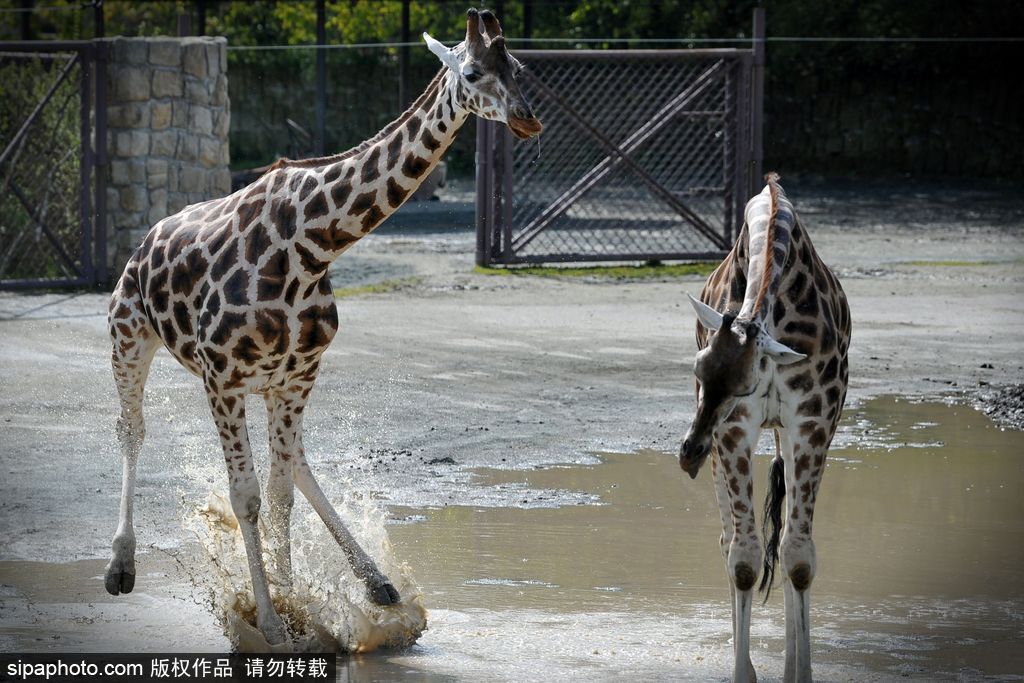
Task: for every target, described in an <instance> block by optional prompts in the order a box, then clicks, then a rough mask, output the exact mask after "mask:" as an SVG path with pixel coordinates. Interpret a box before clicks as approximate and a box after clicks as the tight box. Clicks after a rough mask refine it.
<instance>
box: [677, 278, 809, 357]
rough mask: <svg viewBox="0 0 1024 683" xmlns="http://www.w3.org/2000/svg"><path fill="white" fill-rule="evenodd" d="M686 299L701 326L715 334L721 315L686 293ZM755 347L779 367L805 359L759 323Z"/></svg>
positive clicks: (802, 354)
mask: <svg viewBox="0 0 1024 683" xmlns="http://www.w3.org/2000/svg"><path fill="white" fill-rule="evenodd" d="M686 297H687V298H688V299H689V300H690V303H691V304H692V305H693V310H694V311H696V313H697V319H698V320H699V321H700V323H701V325H703V326H704V327H706V328H708V329H709V330H711V331H712V332H717V331H718V329H719V328H720V327H721V326H722V318H723V316H722V314H721V313H719V312H718V311H716V310H715V309H713V308H711V307H710V306H708V305H707V304H706V303H704V302H703V301H701V300H700V299H695V298H693V295H691V294H690V293H689V292H687V294H686ZM757 347H758V348H759V349H761V350H762V351H763V352H764V353H766V354H768V355H769V356H770V357H771V358H772V360H774V361H775V362H776V363H779V364H780V365H789V364H790V363H796V362H798V361H801V360H803V359H804V358H807V354H804V353H800V352H799V351H794V350H793V349H791V348H789V347H788V346H786V345H785V344H782V343H780V342H778V341H776V340H775V339H774V338H773V337H772V335H771V334H770V333H769V332H768V330H766V329H765V327H764V325H763V324H760V323H759V324H758V325H757Z"/></svg>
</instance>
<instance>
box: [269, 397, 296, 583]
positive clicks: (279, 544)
mask: <svg viewBox="0 0 1024 683" xmlns="http://www.w3.org/2000/svg"><path fill="white" fill-rule="evenodd" d="M266 403H267V421H268V429H267V432H268V434H269V436H270V474H269V475H268V477H267V506H268V508H269V510H268V512H269V514H268V515H267V532H268V539H267V545H268V546H269V551H270V552H269V553H268V554H269V557H270V562H271V567H270V581H271V583H272V584H273V585H274V586H275V587H276V588H278V589H280V590H281V591H282V592H283V593H285V594H287V593H288V592H290V591H291V587H292V553H291V520H292V507H293V506H294V504H295V481H294V478H293V477H292V457H293V454H294V453H295V452H296V450H297V449H298V448H299V447H300V446H299V444H298V443H297V434H298V433H299V431H300V429H298V428H297V427H299V425H298V424H296V423H298V422H299V421H301V419H302V415H301V413H299V414H293V413H292V412H291V411H288V410H287V406H286V404H285V403H284V402H283V401H282V400H281V399H279V398H278V397H277V396H274V395H268V396H267V398H266Z"/></svg>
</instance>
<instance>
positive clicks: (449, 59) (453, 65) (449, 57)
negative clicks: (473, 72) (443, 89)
mask: <svg viewBox="0 0 1024 683" xmlns="http://www.w3.org/2000/svg"><path fill="white" fill-rule="evenodd" d="M423 40H425V41H426V43H427V49H428V50H430V51H431V52H433V53H434V54H435V55H437V58H438V59H440V60H441V63H442V64H444V65H445V66H446V67H448V68H449V69H451V70H452V71H454V72H455V73H456V74H457V73H459V70H460V68H461V64H460V62H459V57H458V55H456V54H455V52H454V51H453V50H450V49H449V48H447V47H445V46H444V45H443V44H442V43H441V42H440V41H437V40H435V39H434V38H433V37H432V36H431V35H430V34H429V33H427V32H426V31H424V32H423Z"/></svg>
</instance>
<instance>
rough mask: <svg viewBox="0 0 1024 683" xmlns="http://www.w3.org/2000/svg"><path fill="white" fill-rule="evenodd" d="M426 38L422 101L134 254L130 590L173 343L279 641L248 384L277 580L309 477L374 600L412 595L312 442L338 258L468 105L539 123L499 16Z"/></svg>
mask: <svg viewBox="0 0 1024 683" xmlns="http://www.w3.org/2000/svg"><path fill="white" fill-rule="evenodd" d="M423 37H424V40H425V41H426V43H427V47H428V48H429V49H430V51H431V52H433V53H434V54H435V55H437V57H438V58H439V59H440V60H441V62H442V64H443V67H442V68H441V70H440V72H439V73H438V74H437V76H436V77H435V78H434V79H433V81H431V83H430V85H429V86H428V87H427V89H426V91H425V92H424V93H423V94H422V95H420V97H419V99H417V100H416V102H415V103H413V105H412V106H411V107H410V108H409V109H408V110H407V111H406V112H405V113H404V114H402V115H401V116H400V117H399V118H397V119H396V120H395V121H393V122H392V123H390V124H389V125H388V126H386V127H385V128H384V129H383V130H381V131H380V132H379V133H378V134H377V135H376V136H374V137H373V138H371V139H369V140H367V141H365V142H363V143H362V144H360V145H358V146H356V147H354V148H352V149H350V150H349V151H347V152H344V153H342V154H338V155H335V156H329V157H323V158H318V159H306V160H302V161H289V160H281V161H279V162H278V163H276V164H274V166H272V167H271V169H270V170H269V171H268V172H267V173H266V174H265V175H264V176H263V177H261V178H260V179H259V180H257V181H256V182H254V183H253V184H252V185H250V186H248V187H246V188H243V189H241V190H239V191H238V192H235V193H234V194H232V195H230V196H228V197H224V198H222V199H215V200H211V201H207V202H203V203H201V204H194V205H192V206H189V207H186V208H185V209H183V210H182V211H181V212H179V213H177V214H175V215H173V216H170V217H168V218H165V219H164V220H162V221H160V222H159V223H157V224H156V225H155V226H153V228H152V229H151V230H150V231H149V234H148V235H147V236H146V238H145V241H144V242H143V243H142V245H141V246H140V247H139V248H138V250H136V252H135V253H134V254H133V255H132V257H131V258H130V259H129V261H128V264H127V266H126V267H125V270H124V274H123V275H122V276H121V279H120V281H119V282H118V284H117V287H116V289H115V290H114V295H113V298H112V299H111V302H110V315H109V326H110V336H111V339H112V341H113V368H114V379H115V381H116V384H117V389H118V394H119V396H120V400H121V416H120V418H119V419H118V421H117V434H118V439H119V441H120V445H121V451H122V456H123V484H122V493H121V508H120V521H119V524H118V528H117V532H116V534H115V535H114V541H113V555H112V557H111V560H110V563H109V564H108V565H107V569H106V577H105V583H106V588H107V590H108V591H109V592H110V593H111V594H113V595H117V594H118V593H128V592H130V591H131V590H132V588H133V586H134V584H135V533H134V530H133V528H132V502H133V492H134V487H135V472H136V463H137V461H138V458H139V452H140V451H141V449H142V441H143V436H144V434H145V427H144V422H143V418H142V397H143V388H144V386H145V383H146V377H147V374H148V372H149V366H150V361H151V360H152V358H153V355H154V353H155V352H156V350H157V349H158V348H159V347H160V346H161V345H163V346H165V347H166V348H167V349H168V351H170V353H171V355H172V356H174V358H175V359H177V361H178V362H179V363H181V364H182V365H183V366H185V368H187V369H188V370H189V371H190V372H192V373H193V374H195V375H197V376H198V377H200V378H202V380H203V384H204V386H205V388H206V394H207V397H208V399H209V405H210V410H211V412H212V414H213V419H214V422H215V423H216V425H217V430H218V432H219V434H220V439H221V444H222V446H223V449H224V457H225V460H226V463H227V471H228V478H229V487H230V501H231V507H232V509H233V510H234V513H235V515H236V516H237V518H238V522H239V528H240V530H241V534H242V537H243V539H244V542H245V550H246V555H247V557H248V564H249V571H250V574H251V576H252V585H253V592H254V595H255V599H256V613H257V626H258V627H259V629H260V630H261V631H262V632H263V634H264V635H265V636H266V638H267V641H268V642H269V643H271V644H276V643H282V642H285V641H286V639H287V634H286V631H285V627H284V623H283V622H282V620H281V618H280V616H279V615H278V614H277V613H276V612H275V611H274V609H273V607H272V605H271V601H270V593H269V588H268V583H267V574H266V571H265V568H264V563H263V559H262V553H261V550H262V544H261V539H260V532H259V529H258V526H257V517H258V513H259V510H260V505H261V496H260V485H259V482H258V480H257V478H256V474H255V472H254V471H253V459H252V454H251V452H250V447H249V437H248V431H247V429H246V418H245V397H246V395H248V394H259V395H261V396H263V398H264V400H265V401H266V405H267V414H268V419H269V434H270V472H269V475H268V481H267V485H266V499H267V502H268V505H269V522H270V524H269V528H270V532H269V535H270V536H271V538H270V539H269V540H270V541H271V543H270V544H269V545H270V553H269V557H270V560H271V564H272V566H273V568H274V569H275V573H274V576H275V579H276V578H278V577H280V580H281V581H282V583H283V584H284V585H288V584H289V583H290V577H291V559H290V558H291V553H290V540H289V533H290V528H289V523H290V518H291V510H292V504H293V500H294V487H296V486H297V487H298V489H299V491H301V492H302V494H303V495H304V496H305V497H306V499H307V500H308V501H309V502H310V504H311V505H312V506H313V508H314V509H315V510H316V512H317V513H318V514H319V516H320V517H321V518H322V519H323V521H324V523H325V524H326V525H327V527H328V528H329V529H330V531H331V533H332V535H333V536H334V538H335V539H336V540H337V542H338V543H339V544H340V546H341V548H342V549H343V550H344V552H345V554H346V556H347V557H348V559H349V561H350V562H351V565H352V569H353V571H354V573H355V574H356V576H358V577H359V578H360V579H361V580H363V581H364V582H365V583H366V585H367V588H368V591H369V594H370V597H371V599H372V600H373V601H374V602H376V603H377V604H381V605H389V604H395V603H398V602H399V601H400V596H399V595H398V592H397V591H396V590H395V588H394V586H393V585H392V584H391V582H390V581H388V579H387V577H386V576H384V575H383V574H382V573H381V571H380V570H379V569H378V568H377V566H376V564H375V563H374V561H373V560H372V559H371V558H370V557H369V556H368V555H367V554H366V552H364V551H363V549H362V548H360V547H359V545H358V543H357V542H356V541H355V539H354V538H353V537H352V535H351V534H350V533H349V532H348V530H347V529H346V528H345V525H344V524H343V523H342V521H341V518H340V517H339V516H338V514H337V512H336V511H335V510H334V508H333V507H332V506H331V504H330V502H329V501H328V500H327V497H326V496H325V495H324V493H323V490H322V489H321V488H320V485H319V484H318V483H317V480H316V479H315V478H314V476H313V473H312V471H311V470H310V467H309V463H308V462H307V460H306V457H305V454H304V452H303V446H302V416H303V411H304V410H305V407H306V404H307V401H308V399H309V394H310V391H311V390H312V388H313V384H314V382H315V381H316V377H317V372H318V370H319V368H320V356H321V354H323V352H324V351H325V350H326V349H327V346H328V345H329V344H330V343H331V340H332V339H333V338H334V335H335V333H336V332H337V329H338V314H337V309H336V307H335V301H334V294H333V288H332V287H331V281H330V277H329V275H328V273H327V269H328V267H329V266H330V264H331V262H332V261H334V259H336V258H338V256H340V255H341V254H342V252H344V251H345V250H346V249H348V248H349V247H351V246H352V245H353V244H354V243H355V242H356V241H358V240H359V239H361V238H362V237H363V236H365V235H366V234H368V233H369V232H370V231H372V230H373V229H374V228H376V227H377V226H378V225H380V224H381V223H382V222H383V221H384V220H385V219H386V218H387V217H388V216H389V215H390V214H391V213H393V212H394V211H395V210H396V209H397V208H398V207H399V206H401V205H402V204H403V203H404V202H405V200H406V199H407V198H408V197H409V196H410V195H411V194H412V192H413V191H414V190H415V189H416V188H417V187H418V186H419V184H420V183H421V182H422V181H423V179H424V178H426V177H427V175H428V174H429V173H430V171H431V169H433V168H434V166H435V165H436V164H437V163H438V161H439V160H440V159H441V156H442V155H443V154H444V152H445V150H447V149H448V147H449V146H450V145H451V144H452V141H453V140H454V139H455V135H456V133H458V131H459V128H460V127H461V126H462V124H463V123H464V122H465V121H466V119H467V118H468V116H469V115H470V114H476V115H477V116H480V117H483V118H486V119H492V120H497V121H501V122H504V123H505V124H507V126H508V127H509V129H510V130H511V131H512V133H513V134H515V135H516V137H518V138H521V139H523V138H528V137H532V136H535V135H537V134H539V133H540V131H541V123H540V121H539V120H538V119H537V118H536V117H535V116H534V114H533V112H532V111H531V110H530V106H529V104H528V103H527V101H526V99H525V98H524V96H523V94H522V92H521V91H520V89H519V86H518V84H517V82H516V75H517V72H518V71H519V69H520V68H521V66H520V64H519V62H518V61H517V60H516V59H515V57H513V56H512V55H510V54H509V52H508V51H507V49H506V47H505V39H504V36H503V35H502V29H501V26H500V24H499V23H498V20H497V19H496V18H495V16H494V15H493V14H492V13H490V12H489V11H486V10H485V11H482V12H477V11H476V10H474V9H471V10H469V12H468V19H467V22H466V39H465V41H464V42H462V43H460V44H458V45H456V46H455V47H453V48H451V49H449V48H446V47H445V46H443V45H442V44H441V43H439V42H437V41H436V40H434V39H433V38H431V37H430V36H429V35H427V34H426V33H424V34H423Z"/></svg>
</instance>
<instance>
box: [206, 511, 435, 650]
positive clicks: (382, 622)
mask: <svg viewBox="0 0 1024 683" xmlns="http://www.w3.org/2000/svg"><path fill="white" fill-rule="evenodd" d="M338 514H340V515H341V516H342V518H343V519H344V520H345V523H346V525H347V526H348V527H349V530H350V531H351V532H352V533H353V534H354V535H355V536H356V538H358V539H359V541H360V543H361V544H362V546H363V548H364V549H365V550H366V551H367V552H368V553H369V554H370V555H371V556H372V557H373V558H374V559H375V560H376V561H377V564H378V566H379V567H380V569H381V571H383V572H384V573H385V574H387V575H388V577H389V578H390V579H391V581H392V583H393V585H394V586H395V588H396V589H397V590H398V592H399V594H400V595H401V598H402V601H401V603H399V604H398V605H395V606H391V607H381V606H379V605H375V604H373V603H372V602H370V601H369V599H368V597H367V594H366V587H365V585H364V584H363V582H362V581H360V580H358V579H357V578H356V577H355V575H354V574H353V573H352V571H351V569H350V567H349V563H348V560H347V559H346V557H345V555H344V553H343V552H342V550H341V548H339V547H338V544H337V543H336V542H335V540H334V538H333V537H331V535H330V534H329V533H328V531H327V530H326V527H325V526H324V524H323V523H322V522H321V521H320V519H319V517H317V516H316V515H315V514H314V513H312V512H310V513H308V514H306V515H305V516H299V515H296V517H297V518H296V519H295V520H294V521H293V523H292V575H293V580H292V587H291V589H282V588H279V587H278V586H277V585H275V583H274V581H273V576H271V596H272V599H273V604H274V609H275V610H277V613H278V614H279V615H281V618H282V619H283V620H284V621H285V624H286V625H287V626H288V631H289V635H290V637H291V641H292V642H291V644H290V645H288V644H285V645H282V646H271V645H270V644H269V643H268V642H267V641H266V639H265V638H264V637H263V634H262V633H261V632H260V631H259V630H258V629H257V628H256V626H255V624H256V603H255V600H254V598H253V592H252V581H251V579H250V576H249V567H248V563H247V561H246V555H245V545H244V543H243V541H242V536H241V534H240V533H239V531H238V521H237V520H236V519H235V516H234V514H233V513H232V511H231V504H230V503H229V502H228V499H227V497H226V496H224V495H222V494H220V493H211V494H210V497H209V499H208V500H207V502H206V503H205V504H204V505H201V506H198V507H197V508H196V509H195V510H194V512H193V514H192V515H191V517H190V518H189V519H188V520H186V521H187V522H188V526H189V527H190V528H191V529H192V531H193V532H194V533H195V534H196V536H197V537H198V539H199V542H200V544H201V545H202V547H203V549H204V550H205V553H206V557H207V559H208V560H209V563H210V570H211V572H210V573H211V575H212V582H213V591H212V594H213V608H214V614H215V616H217V618H218V619H219V620H220V622H221V625H222V626H223V628H224V634H225V635H226V636H227V637H228V638H229V639H230V640H231V642H232V644H233V645H234V647H235V649H236V650H238V651H239V652H271V651H281V650H284V651H292V650H294V651H296V652H324V651H333V652H350V653H355V652H371V651H373V650H376V649H377V648H382V647H384V648H392V647H407V646H409V645H411V644H412V643H414V642H415V641H416V640H417V639H418V638H419V636H420V634H422V632H423V631H424V630H425V629H426V627H427V612H426V610H425V609H424V607H423V596H422V593H421V592H420V589H419V586H417V585H416V583H415V582H414V581H413V579H412V572H411V569H410V568H409V566H408V565H405V564H402V565H398V563H397V561H396V560H395V558H394V555H393V553H392V550H391V544H390V543H389V542H388V539H387V534H386V532H385V530H384V525H383V519H384V515H383V514H382V512H381V511H380V510H379V509H377V508H376V506H374V505H373V504H372V503H371V502H370V501H367V500H365V499H360V500H354V501H346V505H343V506H339V509H338ZM260 532H261V537H262V538H263V539H267V538H268V535H267V531H266V525H265V524H264V521H263V519H262V518H261V519H260ZM264 561H265V564H266V566H267V567H268V569H269V568H270V567H271V565H270V564H269V558H267V557H266V556H265V557H264Z"/></svg>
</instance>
